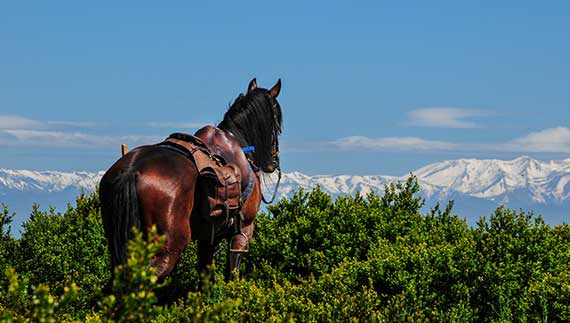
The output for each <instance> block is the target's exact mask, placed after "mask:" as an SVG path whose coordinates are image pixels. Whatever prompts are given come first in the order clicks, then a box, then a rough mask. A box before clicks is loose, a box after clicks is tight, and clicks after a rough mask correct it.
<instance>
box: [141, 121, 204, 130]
mask: <svg viewBox="0 0 570 323" xmlns="http://www.w3.org/2000/svg"><path fill="white" fill-rule="evenodd" d="M145 125H146V126H149V127H155V128H181V129H198V128H201V127H203V126H204V125H205V123H199V122H147V123H145Z"/></svg>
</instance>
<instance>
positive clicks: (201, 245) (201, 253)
mask: <svg viewBox="0 0 570 323" xmlns="http://www.w3.org/2000/svg"><path fill="white" fill-rule="evenodd" d="M215 251H216V245H215V244H212V243H211V241H206V240H198V268H197V269H198V275H200V277H199V284H200V285H199V287H198V288H199V289H200V290H202V289H204V279H206V278H207V274H208V273H209V270H210V266H212V263H213V262H214V253H215ZM209 280H210V281H211V282H212V281H213V280H214V277H209Z"/></svg>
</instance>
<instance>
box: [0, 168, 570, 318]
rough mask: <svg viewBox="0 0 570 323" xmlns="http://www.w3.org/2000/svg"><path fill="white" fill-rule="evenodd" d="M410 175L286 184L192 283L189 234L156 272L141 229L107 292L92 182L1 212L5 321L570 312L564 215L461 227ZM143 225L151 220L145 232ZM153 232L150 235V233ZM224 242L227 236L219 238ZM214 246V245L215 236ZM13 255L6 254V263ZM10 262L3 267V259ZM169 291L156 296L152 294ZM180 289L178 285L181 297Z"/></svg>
mask: <svg viewBox="0 0 570 323" xmlns="http://www.w3.org/2000/svg"><path fill="white" fill-rule="evenodd" d="M418 190H419V186H418V184H417V181H416V179H415V178H414V177H410V179H409V180H408V181H406V182H405V183H401V184H394V185H388V186H387V187H386V192H385V193H384V194H383V195H382V196H378V195H376V194H368V195H367V196H365V197H363V196H360V195H356V196H354V197H350V196H345V197H340V198H337V199H334V200H333V199H332V198H331V197H330V196H328V195H327V194H325V193H324V192H322V190H320V189H318V188H317V189H315V190H313V191H311V192H305V191H302V190H300V191H297V192H296V193H295V194H294V196H293V197H292V198H290V199H283V200H281V201H280V202H279V203H277V204H276V205H275V206H272V207H269V210H270V211H271V212H272V215H269V214H264V213H262V214H260V215H259V216H258V218H257V220H256V229H255V234H254V239H253V240H252V244H251V248H250V253H249V254H248V255H247V257H246V258H245V260H244V262H243V265H242V266H243V268H242V271H241V278H240V279H238V280H236V281H232V282H230V283H225V282H224V281H223V278H222V276H221V274H222V269H223V268H224V263H225V254H224V253H223V252H222V253H221V254H220V255H219V256H218V257H216V259H215V266H214V270H213V271H212V275H213V276H214V278H215V279H213V280H210V279H205V280H204V281H205V282H206V286H205V288H204V289H203V290H201V291H198V290H197V286H198V274H197V273H196V244H195V243H191V244H190V246H189V247H188V249H187V250H186V251H185V252H184V253H183V255H182V260H181V262H180V263H179V264H178V265H177V268H176V270H175V272H174V273H173V275H172V276H171V277H170V278H169V279H168V280H167V281H166V282H165V283H164V284H162V283H161V284H159V283H158V282H157V281H156V278H155V277H154V275H153V274H152V271H153V269H152V268H151V267H149V266H148V263H149V260H150V257H151V256H152V254H153V252H154V250H156V248H157V246H158V244H157V243H156V242H153V241H155V240H147V241H143V239H142V235H141V234H137V235H136V239H135V240H133V241H131V242H130V244H129V254H130V258H129V261H128V263H127V264H126V265H125V266H121V267H119V268H117V271H116V272H115V276H114V277H115V279H114V293H112V294H111V295H102V294H101V293H100V290H101V289H102V288H103V286H104V285H105V284H106V282H107V281H108V279H109V276H110V275H109V272H110V268H109V265H108V254H107V248H106V243H105V241H104V236H103V231H102V225H101V220H100V211H99V201H98V198H97V195H96V194H93V195H91V196H85V195H83V196H80V197H79V198H78V200H77V204H76V207H71V206H70V207H69V208H68V210H67V211H66V212H65V213H64V214H57V213H55V212H54V211H53V210H52V211H51V212H45V213H42V212H38V211H37V208H36V209H35V211H34V212H33V214H32V216H31V218H30V220H29V221H28V222H27V223H26V225H25V226H24V232H23V234H22V238H21V239H19V240H16V239H14V238H13V237H11V236H10V234H9V232H8V230H7V226H8V225H9V219H10V217H9V212H8V211H7V208H4V213H3V214H4V215H3V217H2V216H1V214H0V255H3V256H4V255H10V256H11V257H9V258H10V259H9V260H8V261H7V262H6V263H5V264H4V268H5V270H3V272H4V275H3V276H0V284H1V288H2V289H0V312H1V313H3V314H1V315H2V316H0V317H1V318H2V319H3V320H4V321H11V320H12V321H23V320H27V319H28V320H38V321H39V320H44V321H46V322H49V321H50V320H53V319H56V320H57V321H72V320H79V321H86V322H126V321H129V322H130V321H139V322H143V321H153V322H172V321H177V322H229V321H233V322H330V321H343V322H345V321H360V322H393V321H415V322H425V321H436V322H442V321H444V322H447V321H454V322H526V321H543V322H546V321H550V322H564V321H569V320H570V226H569V225H559V226H555V227H550V226H548V225H546V224H544V222H543V220H542V218H541V217H536V216H534V215H533V214H532V213H526V212H523V211H514V210H507V209H504V208H498V209H497V210H496V211H495V212H494V213H493V214H491V215H490V217H489V218H488V219H486V218H481V219H480V221H479V222H478V224H477V226H475V227H469V226H468V225H467V224H466V222H465V221H464V220H461V219H460V218H459V217H458V216H456V215H454V214H453V213H452V212H453V203H449V204H448V205H446V206H445V207H442V206H440V205H437V206H435V207H434V208H433V209H432V210H431V211H430V212H428V213H427V214H422V213H421V212H420V208H421V207H422V205H423V200H422V199H421V198H419V197H417V196H416V193H417V192H418ZM150 236H151V237H152V234H151V235H150ZM159 243H160V242H159ZM223 247H224V248H225V247H227V246H225V245H224V246H223ZM223 250H225V249H223ZM12 267H13V268H12ZM6 268H7V270H6ZM159 294H166V295H167V296H168V295H169V294H170V295H171V296H172V295H175V297H174V299H175V300H174V301H173V302H167V303H163V304H159V298H158V297H157V295H159ZM179 295H181V296H180V297H179Z"/></svg>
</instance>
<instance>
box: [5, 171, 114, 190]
mask: <svg viewBox="0 0 570 323" xmlns="http://www.w3.org/2000/svg"><path fill="white" fill-rule="evenodd" d="M102 176H103V172H98V173H90V172H72V173H64V172H58V171H30V170H13V169H3V168H0V188H3V189H15V190H19V191H31V190H41V191H47V192H57V191H63V190H65V189H67V188H76V189H83V190H86V191H92V190H94V188H95V187H96V186H97V184H98V183H99V181H100V180H101V177H102Z"/></svg>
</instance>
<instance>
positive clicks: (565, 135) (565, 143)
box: [499, 127, 570, 153]
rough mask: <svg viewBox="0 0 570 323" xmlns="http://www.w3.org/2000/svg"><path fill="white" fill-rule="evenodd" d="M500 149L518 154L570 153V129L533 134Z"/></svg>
mask: <svg viewBox="0 0 570 323" xmlns="http://www.w3.org/2000/svg"><path fill="white" fill-rule="evenodd" d="M499 149H505V150H509V151H516V152H536V153H570V128H568V127H557V128H549V129H544V130H541V131H537V132H532V133H530V134H528V135H526V136H524V137H520V138H516V139H513V140H511V141H510V142H508V143H506V144H504V145H500V146H499Z"/></svg>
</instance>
